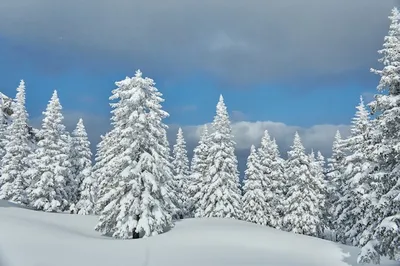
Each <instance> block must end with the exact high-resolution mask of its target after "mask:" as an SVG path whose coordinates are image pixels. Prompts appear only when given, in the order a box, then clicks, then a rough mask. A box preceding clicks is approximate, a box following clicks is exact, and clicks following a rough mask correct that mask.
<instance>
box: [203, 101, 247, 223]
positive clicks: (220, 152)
mask: <svg viewBox="0 0 400 266" xmlns="http://www.w3.org/2000/svg"><path fill="white" fill-rule="evenodd" d="M212 126H213V131H212V133H211V134H210V138H209V141H210V148H209V153H208V157H207V164H208V165H209V168H208V171H207V179H208V180H205V182H206V183H205V184H204V186H203V187H202V189H201V192H200V193H202V194H203V198H202V199H201V200H200V208H201V213H202V214H203V216H204V217H220V218H236V219H239V218H240V217H241V216H242V204H241V191H240V187H239V186H240V184H239V172H238V169H237V158H236V156H235V142H234V141H233V136H232V128H231V124H230V121H229V116H228V111H227V108H226V106H225V103H224V99H223V97H222V95H221V96H220V98H219V102H218V104H217V112H216V116H215V118H214V121H213V124H212Z"/></svg>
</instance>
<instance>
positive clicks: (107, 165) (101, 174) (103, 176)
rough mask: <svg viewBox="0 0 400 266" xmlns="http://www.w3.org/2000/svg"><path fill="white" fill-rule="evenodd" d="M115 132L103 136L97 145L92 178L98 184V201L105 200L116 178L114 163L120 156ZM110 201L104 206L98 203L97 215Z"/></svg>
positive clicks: (104, 203) (104, 202) (96, 206)
mask: <svg viewBox="0 0 400 266" xmlns="http://www.w3.org/2000/svg"><path fill="white" fill-rule="evenodd" d="M114 133H115V132H113V131H110V132H108V133H106V134H105V135H104V136H101V140H100V142H99V143H98V144H97V152H96V156H95V164H94V166H93V169H92V177H93V180H94V182H96V184H97V189H96V199H100V198H103V197H104V196H105V195H106V194H107V193H108V192H110V190H111V189H112V187H111V186H110V184H111V183H112V180H113V178H114V173H115V172H114V167H113V161H114V159H116V157H117V155H118V151H117V145H116V143H117V139H116V138H115V137H114V136H113V134H114ZM108 203H109V201H104V200H103V202H102V204H100V202H98V201H96V204H95V213H96V214H100V212H101V211H102V210H103V209H104V208H105V207H106V206H107V204H108Z"/></svg>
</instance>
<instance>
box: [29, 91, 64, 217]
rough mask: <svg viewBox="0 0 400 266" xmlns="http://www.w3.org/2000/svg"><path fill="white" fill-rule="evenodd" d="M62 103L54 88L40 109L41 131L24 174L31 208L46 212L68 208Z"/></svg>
mask: <svg viewBox="0 0 400 266" xmlns="http://www.w3.org/2000/svg"><path fill="white" fill-rule="evenodd" d="M61 110H62V106H61V104H60V101H59V99H58V94H57V91H54V93H53V95H52V97H51V99H50V101H49V104H48V105H47V108H46V111H45V112H43V115H44V118H43V121H42V129H41V134H42V136H43V138H42V139H41V140H40V141H39V142H38V143H37V149H36V151H35V154H34V155H33V156H32V157H33V163H32V168H31V169H30V170H29V171H28V172H27V176H29V177H30V179H31V180H32V186H31V187H30V189H29V200H30V204H31V206H32V207H33V208H35V209H38V210H43V211H47V212H59V211H64V210H67V209H68V208H69V205H70V199H71V196H70V194H69V192H70V188H69V187H68V182H69V181H70V179H71V173H70V169H69V168H68V167H67V166H66V164H65V162H66V161H68V159H69V147H68V145H69V143H67V142H66V140H65V136H66V134H65V126H64V125H63V124H62V122H63V119H64V117H63V115H62V113H61Z"/></svg>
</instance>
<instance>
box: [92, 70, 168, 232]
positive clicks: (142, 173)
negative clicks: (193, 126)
mask: <svg viewBox="0 0 400 266" xmlns="http://www.w3.org/2000/svg"><path fill="white" fill-rule="evenodd" d="M116 85H117V88H116V89H114V90H113V92H112V94H113V95H112V96H111V97H110V100H117V101H116V102H115V103H112V107H113V110H112V115H113V117H112V120H113V129H112V131H111V132H112V133H110V135H112V136H113V137H114V138H116V139H118V142H116V143H115V147H114V148H113V149H115V151H118V154H117V156H116V157H115V158H113V159H112V160H111V161H109V162H108V163H107V166H106V167H111V166H112V168H113V169H114V174H113V175H112V176H111V178H109V181H110V183H108V184H107V185H106V187H108V189H107V192H106V193H105V194H104V195H103V196H102V197H101V198H100V199H99V205H100V206H104V208H102V210H101V213H100V218H99V223H98V224H97V226H96V230H97V231H100V232H101V233H103V234H112V236H113V237H115V238H122V239H126V238H141V237H149V236H152V235H156V234H159V233H163V232H165V230H167V229H168V228H170V227H172V226H173V222H172V216H171V215H172V214H171V212H170V211H171V208H170V206H171V204H170V198H169V197H168V195H169V191H168V186H167V183H168V182H169V180H170V179H171V178H172V175H171V174H170V173H171V172H170V171H171V170H170V168H171V166H170V162H169V161H168V159H169V158H168V154H169V147H168V145H167V144H168V142H167V141H166V125H165V124H164V123H163V122H162V120H163V119H164V118H166V117H167V116H168V113H166V112H165V111H163V110H162V107H161V103H162V102H163V101H164V100H163V99H162V98H161V97H162V94H161V93H160V92H159V91H158V89H157V88H156V87H155V86H154V85H155V83H154V81H153V80H152V79H150V78H143V77H142V73H141V72H140V71H139V70H138V71H137V72H136V74H135V76H134V77H133V78H126V79H125V80H123V81H120V82H116ZM103 181H104V180H103Z"/></svg>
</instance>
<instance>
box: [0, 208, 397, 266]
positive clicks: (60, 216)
mask: <svg viewBox="0 0 400 266" xmlns="http://www.w3.org/2000/svg"><path fill="white" fill-rule="evenodd" d="M97 219H98V218H97V217H96V216H84V215H72V214H64V213H45V212H39V211H33V210H28V209H23V208H19V207H18V206H17V205H15V204H11V203H8V202H6V201H0V259H1V260H0V265H1V266H30V265H32V266H53V265H57V266H64V265H65V266H71V265H74V266H80V265H82V266H92V265H93V266H124V265H131V266H160V265H163V266H169V265H171V266H172V265H173V266H187V265H190V266H214V265H215V266H234V265H238V266H239V265H240V266H241V265H243V266H256V265H260V266H261V265H262V266H268V265H271V266H345V265H357V263H356V259H357V255H358V253H359V249H358V248H354V247H348V246H343V245H339V244H336V243H333V242H330V241H326V240H321V239H317V238H312V237H308V236H303V235H295V234H293V233H287V232H282V231H279V230H276V229H272V228H268V227H265V226H259V225H255V224H251V223H247V222H243V221H237V220H230V219H213V218H206V219H186V220H183V221H179V222H177V223H176V226H175V228H173V229H172V230H171V231H169V232H167V233H164V234H162V235H158V236H153V237H150V238H145V239H135V240H115V239H112V238H108V237H104V236H101V235H100V234H99V233H98V232H96V231H94V230H93V228H94V226H95V225H96V223H97ZM381 265H384V266H389V265H398V264H396V263H395V262H394V261H393V262H390V261H388V260H385V259H383V260H382V262H381Z"/></svg>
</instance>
